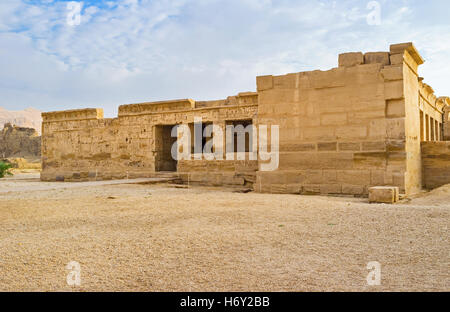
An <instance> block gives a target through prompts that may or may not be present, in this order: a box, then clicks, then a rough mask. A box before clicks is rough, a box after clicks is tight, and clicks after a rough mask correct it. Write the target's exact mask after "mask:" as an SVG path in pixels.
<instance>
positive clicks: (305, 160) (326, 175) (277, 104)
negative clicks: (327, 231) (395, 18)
mask: <svg viewBox="0 0 450 312" xmlns="http://www.w3.org/2000/svg"><path fill="white" fill-rule="evenodd" d="M408 47H409V45H408ZM406 48H407V47H402V46H397V45H394V46H391V51H390V52H377V53H366V54H362V53H345V54H341V55H340V56H339V67H338V68H334V69H331V70H329V71H311V72H301V73H295V74H288V75H284V76H262V77H258V78H257V85H258V93H259V111H258V120H259V122H260V123H267V124H279V125H280V166H279V170H277V171H275V172H258V173H257V182H256V184H255V187H256V188H257V190H258V191H262V192H280V193H305V194H311V193H312V194H316V193H317V194H318V193H322V194H341V193H344V194H354V195H364V194H367V190H368V187H369V186H375V185H393V186H398V187H399V188H400V190H401V191H402V192H405V191H408V192H409V191H411V192H414V191H415V188H416V186H417V185H418V183H419V182H418V181H420V177H419V175H420V158H418V159H417V157H413V158H414V159H413V160H412V161H411V162H410V163H409V164H408V165H407V162H406V153H407V150H409V151H410V152H411V153H412V154H414V155H416V156H417V151H418V153H419V155H420V145H418V144H419V142H418V140H417V139H415V137H416V136H417V129H415V128H414V127H413V128H411V129H409V130H408V137H410V138H409V139H408V140H407V135H406V125H407V124H413V123H414V122H415V119H416V118H417V119H418V111H417V106H418V104H417V103H416V102H414V97H415V98H416V101H417V98H418V89H417V78H416V80H415V82H414V76H415V74H414V73H409V72H408V71H409V69H408V68H407V64H405V63H406V62H408V61H409V60H405V58H407V57H410V55H409V54H408V53H409V52H408V51H406ZM417 66H418V64H417V65H416V67H417ZM404 79H405V80H406V81H405V80H404ZM405 93H406V94H408V95H407V96H406V97H405ZM415 114H417V117H415ZM407 146H408V147H407ZM417 146H418V147H417ZM407 172H410V174H409V176H407V175H406V173H407ZM405 180H408V181H413V182H411V183H410V182H408V183H405Z"/></svg>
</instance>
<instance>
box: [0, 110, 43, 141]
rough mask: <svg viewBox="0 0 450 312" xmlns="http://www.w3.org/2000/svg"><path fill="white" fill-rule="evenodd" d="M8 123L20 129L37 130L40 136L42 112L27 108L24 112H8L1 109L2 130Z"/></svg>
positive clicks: (0, 121)
mask: <svg viewBox="0 0 450 312" xmlns="http://www.w3.org/2000/svg"><path fill="white" fill-rule="evenodd" d="M7 123H10V124H12V125H15V126H18V127H26V128H33V129H36V131H37V132H38V134H39V135H40V134H41V126H42V117H41V112H40V111H38V110H37V109H34V108H27V109H25V110H22V111H8V110H6V109H4V108H3V107H0V130H2V129H3V127H4V125H5V124H7Z"/></svg>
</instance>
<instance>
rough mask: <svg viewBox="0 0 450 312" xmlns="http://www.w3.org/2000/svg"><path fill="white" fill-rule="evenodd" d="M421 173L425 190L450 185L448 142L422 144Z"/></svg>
mask: <svg viewBox="0 0 450 312" xmlns="http://www.w3.org/2000/svg"><path fill="white" fill-rule="evenodd" d="M422 171H423V175H422V182H423V187H424V188H426V189H434V188H437V187H439V186H442V185H445V184H449V183H450V141H447V142H422Z"/></svg>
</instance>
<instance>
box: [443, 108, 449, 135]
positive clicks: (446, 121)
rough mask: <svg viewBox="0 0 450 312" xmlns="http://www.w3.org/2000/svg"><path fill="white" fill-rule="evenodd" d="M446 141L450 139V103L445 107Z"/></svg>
mask: <svg viewBox="0 0 450 312" xmlns="http://www.w3.org/2000/svg"><path fill="white" fill-rule="evenodd" d="M443 122H444V131H443V132H444V141H450V104H449V105H447V106H445V108H444V116H443Z"/></svg>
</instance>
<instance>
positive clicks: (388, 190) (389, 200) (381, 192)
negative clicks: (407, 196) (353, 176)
mask: <svg viewBox="0 0 450 312" xmlns="http://www.w3.org/2000/svg"><path fill="white" fill-rule="evenodd" d="M398 200H399V189H398V187H394V186H375V187H370V188H369V202H370V203H385V204H393V203H396V202H398Z"/></svg>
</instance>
